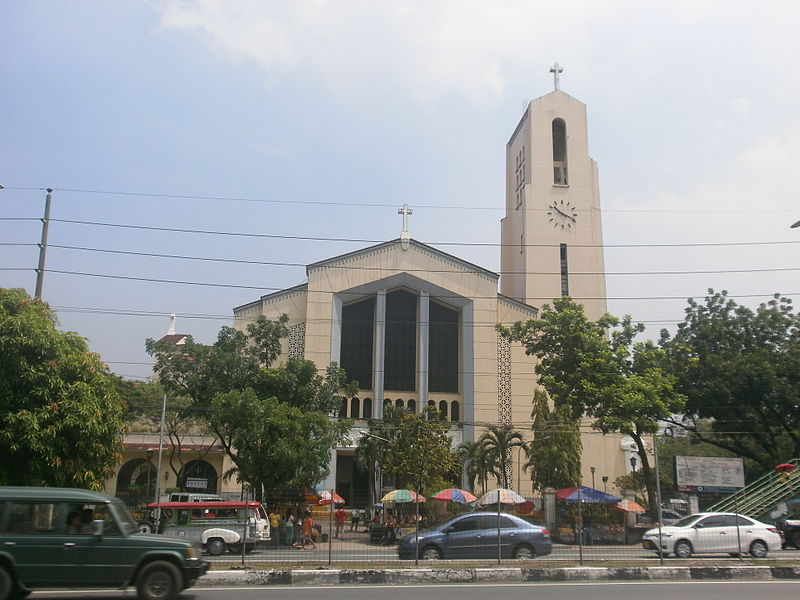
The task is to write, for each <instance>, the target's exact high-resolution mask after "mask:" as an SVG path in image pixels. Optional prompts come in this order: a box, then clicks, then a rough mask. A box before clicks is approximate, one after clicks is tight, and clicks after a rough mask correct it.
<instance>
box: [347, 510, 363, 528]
mask: <svg viewBox="0 0 800 600" xmlns="http://www.w3.org/2000/svg"><path fill="white" fill-rule="evenodd" d="M359 522H361V511H360V510H359V509H357V508H353V511H352V512H351V513H350V531H353V530H354V529H355V530H356V531H358V524H359Z"/></svg>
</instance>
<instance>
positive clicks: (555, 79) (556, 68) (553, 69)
mask: <svg viewBox="0 0 800 600" xmlns="http://www.w3.org/2000/svg"><path fill="white" fill-rule="evenodd" d="M550 72H551V73H552V74H553V85H554V86H555V89H557V90H560V89H561V86H560V85H559V83H560V82H559V75H561V73H563V72H564V67H562V66H561V65H559V64H558V61H556V64H554V65H553V66H552V67H550Z"/></svg>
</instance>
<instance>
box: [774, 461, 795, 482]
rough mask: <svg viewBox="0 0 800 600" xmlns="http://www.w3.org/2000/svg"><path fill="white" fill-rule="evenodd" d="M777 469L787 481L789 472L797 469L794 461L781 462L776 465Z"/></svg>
mask: <svg viewBox="0 0 800 600" xmlns="http://www.w3.org/2000/svg"><path fill="white" fill-rule="evenodd" d="M775 470H776V471H777V472H778V473H780V474H781V479H782V480H783V481H786V480H787V479H789V473H791V472H792V471H794V470H795V466H794V465H793V464H792V463H781V464H779V465H776V466H775Z"/></svg>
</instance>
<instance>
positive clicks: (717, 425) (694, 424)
mask: <svg viewBox="0 0 800 600" xmlns="http://www.w3.org/2000/svg"><path fill="white" fill-rule="evenodd" d="M661 346H662V347H663V348H664V349H665V350H666V352H667V354H668V357H669V365H670V370H671V372H672V373H673V374H674V376H675V377H676V379H677V384H676V387H677V389H678V390H679V391H680V392H682V393H683V394H684V395H685V396H686V398H687V401H686V407H685V410H684V411H683V412H682V414H681V416H680V417H676V418H674V419H672V423H673V424H674V425H676V426H677V427H680V428H683V429H685V430H686V431H688V432H691V433H693V434H694V435H695V436H697V438H698V439H699V440H701V441H703V442H706V443H707V444H711V445H713V446H716V447H718V448H721V449H724V450H726V451H727V452H730V453H733V454H734V455H736V456H741V457H744V458H746V459H749V460H751V461H753V462H754V463H756V464H758V465H759V466H760V468H761V470H762V471H764V470H769V469H772V468H773V467H774V466H775V465H776V464H780V463H783V462H786V461H787V460H788V459H790V458H794V457H797V456H800V317H798V314H797V313H795V312H794V309H793V306H792V302H791V300H789V299H788V298H784V297H781V296H780V295H777V294H776V295H775V297H774V298H773V299H772V300H770V301H769V302H767V303H765V304H761V305H760V306H759V307H758V308H757V309H756V310H751V309H749V308H746V307H744V306H740V305H738V304H737V303H736V302H734V301H733V300H731V299H730V298H728V295H727V292H725V291H723V292H714V290H709V292H708V296H706V298H705V300H704V301H703V302H698V301H695V300H693V299H690V300H689V306H688V307H687V309H686V317H685V319H684V321H683V323H680V324H679V325H678V329H677V331H676V333H675V335H674V336H672V337H670V335H669V334H668V333H667V332H666V331H664V332H662V341H661ZM703 421H705V422H706V423H708V424H709V425H710V427H709V428H704V427H701V426H700V423H701V422H703Z"/></svg>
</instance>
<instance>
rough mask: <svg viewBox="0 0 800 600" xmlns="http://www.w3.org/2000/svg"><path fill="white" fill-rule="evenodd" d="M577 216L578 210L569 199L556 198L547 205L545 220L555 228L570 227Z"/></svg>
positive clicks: (574, 222)
mask: <svg viewBox="0 0 800 600" xmlns="http://www.w3.org/2000/svg"><path fill="white" fill-rule="evenodd" d="M577 217H578V211H577V210H575V207H574V206H573V205H572V202H570V201H566V202H564V201H563V200H556V201H554V202H552V203H551V204H550V205H549V206H548V207H547V221H548V223H551V224H552V225H553V227H555V228H556V229H572V227H573V226H574V225H575V224H576V223H577Z"/></svg>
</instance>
